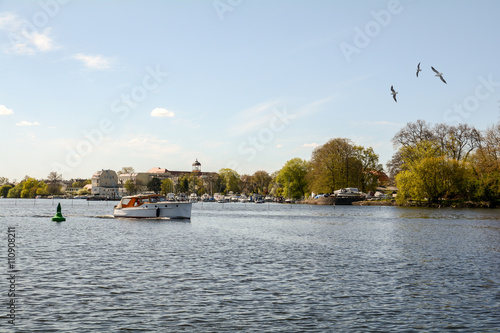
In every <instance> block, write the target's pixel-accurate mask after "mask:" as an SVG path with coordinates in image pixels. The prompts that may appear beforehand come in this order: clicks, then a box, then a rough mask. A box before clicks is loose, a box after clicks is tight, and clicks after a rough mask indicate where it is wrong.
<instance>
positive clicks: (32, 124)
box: [16, 120, 40, 126]
mask: <svg viewBox="0 0 500 333" xmlns="http://www.w3.org/2000/svg"><path fill="white" fill-rule="evenodd" d="M39 125H40V123H39V122H37V121H35V122H34V123H31V122H29V121H26V120H23V121H21V122H19V123H17V124H16V126H39Z"/></svg>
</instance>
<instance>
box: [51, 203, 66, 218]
mask: <svg viewBox="0 0 500 333" xmlns="http://www.w3.org/2000/svg"><path fill="white" fill-rule="evenodd" d="M52 221H55V222H62V221H66V219H65V218H64V217H63V216H62V213H61V203H58V204H57V213H56V215H55V216H54V217H53V218H52Z"/></svg>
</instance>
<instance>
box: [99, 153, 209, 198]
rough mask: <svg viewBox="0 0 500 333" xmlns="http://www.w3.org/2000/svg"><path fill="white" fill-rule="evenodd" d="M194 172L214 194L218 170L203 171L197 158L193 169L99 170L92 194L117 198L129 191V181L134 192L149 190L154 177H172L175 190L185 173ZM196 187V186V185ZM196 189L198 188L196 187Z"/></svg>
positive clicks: (163, 178) (162, 178)
mask: <svg viewBox="0 0 500 333" xmlns="http://www.w3.org/2000/svg"><path fill="white" fill-rule="evenodd" d="M190 174H194V175H196V177H198V179H201V180H202V182H203V188H204V189H205V190H206V191H207V192H208V193H209V194H210V195H212V194H213V193H212V192H213V188H214V186H215V180H216V179H217V176H218V175H217V173H216V172H202V171H201V163H200V162H199V161H198V159H196V161H195V162H194V163H193V164H192V168H191V171H174V170H168V169H166V168H161V167H154V168H151V169H149V170H148V171H146V172H134V173H122V174H117V173H116V172H115V171H113V170H101V171H97V172H96V173H95V174H94V175H93V176H92V195H94V196H106V197H110V198H115V197H117V196H124V195H127V194H132V193H128V191H127V190H126V189H125V184H126V183H127V181H131V182H132V183H133V185H134V193H141V192H146V191H147V184H148V183H149V182H150V181H151V180H152V179H153V178H158V179H160V180H161V181H163V180H165V179H170V180H171V181H172V189H171V190H170V192H174V188H175V186H176V185H177V184H178V183H179V179H180V178H181V177H183V176H185V175H190ZM195 187H196V186H195ZM194 190H197V188H195V189H194Z"/></svg>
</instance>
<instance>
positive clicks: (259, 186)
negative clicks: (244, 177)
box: [252, 170, 272, 194]
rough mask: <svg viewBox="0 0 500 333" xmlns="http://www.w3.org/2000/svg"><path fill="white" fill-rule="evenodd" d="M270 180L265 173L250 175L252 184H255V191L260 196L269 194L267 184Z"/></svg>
mask: <svg viewBox="0 0 500 333" xmlns="http://www.w3.org/2000/svg"><path fill="white" fill-rule="evenodd" d="M271 181H272V178H271V176H270V175H269V173H268V172H267V171H264V170H259V171H256V172H255V173H254V174H253V175H252V182H253V183H254V184H255V187H256V191H257V192H258V193H260V194H268V193H269V184H270V183H271Z"/></svg>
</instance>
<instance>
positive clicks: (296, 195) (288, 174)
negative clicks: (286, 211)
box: [276, 157, 308, 199]
mask: <svg viewBox="0 0 500 333" xmlns="http://www.w3.org/2000/svg"><path fill="white" fill-rule="evenodd" d="M307 171H308V162H307V161H306V160H303V159H301V158H298V157H297V158H293V159H291V160H289V161H288V162H286V163H285V165H284V166H283V168H281V170H280V172H279V173H278V176H277V177H276V180H277V182H279V183H280V184H281V185H282V187H283V189H284V192H283V195H284V196H285V197H288V198H292V199H300V198H301V197H303V196H304V195H305V193H306V190H307V179H306V174H307Z"/></svg>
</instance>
